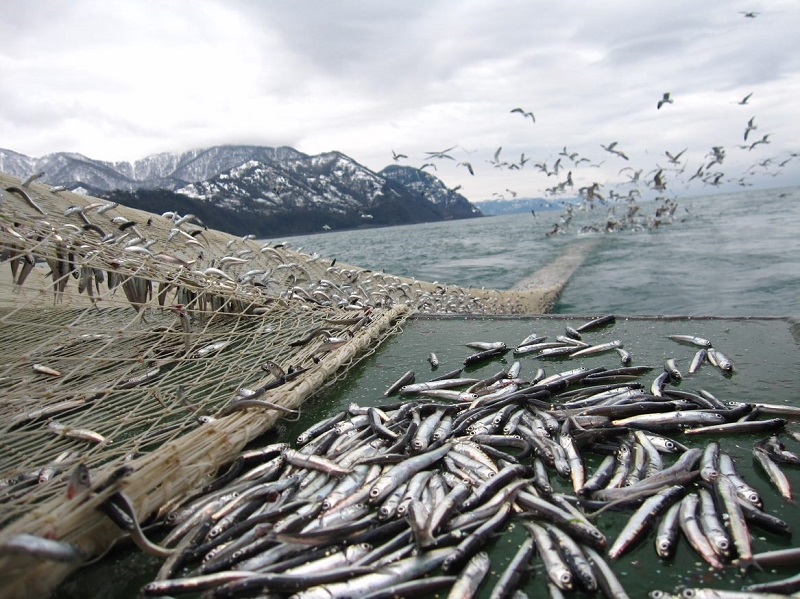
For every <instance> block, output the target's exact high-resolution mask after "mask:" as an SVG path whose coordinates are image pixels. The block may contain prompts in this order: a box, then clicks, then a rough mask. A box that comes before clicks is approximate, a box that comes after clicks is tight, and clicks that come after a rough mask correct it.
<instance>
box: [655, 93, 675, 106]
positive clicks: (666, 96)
mask: <svg viewBox="0 0 800 599" xmlns="http://www.w3.org/2000/svg"><path fill="white" fill-rule="evenodd" d="M664 104H672V98H670V97H669V92H664V95H663V96H662V97H661V99H660V100H659V101H658V104H656V108H658V109H660V108H661V107H662V106H663V105H664Z"/></svg>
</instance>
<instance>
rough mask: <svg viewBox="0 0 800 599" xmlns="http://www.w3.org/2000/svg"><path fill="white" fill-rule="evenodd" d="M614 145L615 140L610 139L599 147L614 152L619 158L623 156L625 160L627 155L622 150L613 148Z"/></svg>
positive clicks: (615, 143)
mask: <svg viewBox="0 0 800 599" xmlns="http://www.w3.org/2000/svg"><path fill="white" fill-rule="evenodd" d="M616 145H617V142H615V141H612V142H611V143H610V144H608V145H607V146H604V145H603V144H600V147H601V148H603V149H604V150H605V151H606V152H611V153H612V154H616V155H617V156H619V157H620V158H624V159H625V160H628V157H627V156H626V155H625V154H624V153H623V152H620V151H619V150H615V149H614V148H615V147H616Z"/></svg>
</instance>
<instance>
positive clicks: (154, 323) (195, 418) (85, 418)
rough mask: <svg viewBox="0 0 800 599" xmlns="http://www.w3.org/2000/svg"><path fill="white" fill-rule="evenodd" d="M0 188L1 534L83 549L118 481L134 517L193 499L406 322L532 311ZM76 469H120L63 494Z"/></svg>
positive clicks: (10, 558) (64, 569) (126, 213)
mask: <svg viewBox="0 0 800 599" xmlns="http://www.w3.org/2000/svg"><path fill="white" fill-rule="evenodd" d="M0 183H2V187H1V188H0V189H2V190H3V191H0V193H2V196H0V199H1V200H2V204H1V205H0V257H2V264H0V347H1V348H2V355H0V397H2V400H0V503H1V504H2V507H3V509H2V511H1V512H0V544H1V543H2V541H3V540H4V539H8V538H11V537H12V536H13V535H16V534H19V533H31V534H34V535H38V536H42V537H48V538H53V539H59V540H62V541H66V542H69V543H72V544H74V545H75V546H76V547H78V548H79V549H80V550H81V551H83V552H84V553H85V554H86V555H87V556H92V555H97V554H99V553H101V552H102V551H103V550H104V549H105V548H107V547H108V545H109V544H110V543H111V542H112V540H113V539H114V538H115V536H117V535H118V531H117V530H116V529H115V527H114V526H113V525H112V524H111V523H110V522H109V521H108V520H106V519H104V518H103V516H102V515H101V514H100V513H99V512H97V511H96V509H95V508H96V507H97V505H99V503H100V502H102V500H103V498H104V497H108V495H109V494H110V493H112V492H114V490H118V489H119V488H120V486H121V485H124V487H125V490H126V494H127V495H128V496H129V497H130V499H131V500H132V502H133V504H134V506H135V508H136V510H137V512H138V514H139V515H140V517H141V518H144V517H147V516H148V515H151V514H153V513H155V512H156V511H157V510H159V509H161V508H163V507H164V506H165V505H168V504H169V503H170V502H174V501H176V500H178V499H179V498H181V497H185V496H186V495H187V494H189V493H191V492H193V491H196V490H197V489H199V488H201V487H202V486H203V485H204V484H206V483H207V482H208V481H209V480H210V478H211V477H212V476H213V474H214V473H215V472H216V470H217V469H218V468H219V466H220V465H221V464H224V463H227V462H230V461H231V460H232V459H233V458H235V456H236V455H237V454H238V452H240V451H241V450H242V448H243V447H244V446H245V445H246V444H247V443H248V441H251V440H252V439H254V438H256V437H257V436H259V435H260V434H262V433H263V432H265V431H266V430H268V429H269V428H270V427H271V426H272V425H273V424H274V423H275V422H276V421H277V420H278V419H279V418H282V417H292V415H291V414H290V413H289V412H290V411H292V410H294V411H296V410H299V409H300V408H301V406H302V404H303V402H304V401H305V400H307V399H308V398H309V397H310V396H312V395H314V394H316V393H318V392H319V391H320V390H322V389H324V388H325V387H326V386H328V385H331V384H332V383H333V382H335V381H336V380H337V379H339V378H341V377H343V376H345V375H346V373H347V372H348V370H349V369H350V368H351V367H352V366H353V365H354V364H356V363H357V362H358V361H359V360H360V359H362V358H364V357H365V356H367V355H369V353H370V352H374V351H375V349H376V348H377V347H378V346H379V344H380V343H381V342H382V341H383V340H384V339H386V338H388V337H389V336H390V335H392V334H395V333H397V332H399V331H400V330H401V327H402V323H403V321H404V320H405V319H406V318H408V317H409V316H411V315H413V314H415V313H420V312H424V313H431V314H445V313H447V314H458V313H463V314H476V313H479V314H513V313H519V312H521V311H530V304H528V305H527V306H526V305H523V304H522V303H520V301H519V295H512V294H510V293H509V292H498V291H486V290H469V289H462V288H459V287H455V286H447V285H439V284H429V283H423V282H419V281H415V280H413V279H404V278H399V277H394V276H391V275H388V274H385V273H380V272H371V271H368V270H364V269H359V268H355V267H351V266H347V265H336V264H335V260H330V259H323V258H321V257H319V256H317V255H315V254H308V253H303V252H302V251H300V249H298V250H294V249H292V248H290V247H288V245H286V244H276V243H272V244H270V243H267V244H264V243H263V242H259V241H256V240H254V239H248V238H246V237H245V238H238V237H234V236H231V235H228V234H225V233H221V232H218V231H213V230H210V229H207V228H205V227H203V226H201V225H199V224H197V223H196V222H192V219H191V218H189V217H188V216H187V217H184V218H180V217H179V216H178V215H172V214H169V213H167V214H165V215H155V214H149V213H146V212H142V211H137V210H133V209H129V208H126V207H123V206H116V205H113V204H111V203H109V202H104V201H101V200H96V199H94V198H89V197H86V196H80V195H76V194H71V193H69V192H57V193H54V192H52V191H50V189H49V188H48V187H47V186H45V185H39V184H31V185H29V186H25V185H23V184H21V183H20V182H19V181H17V180H15V179H12V178H10V177H5V176H0ZM548 297H550V300H551V301H552V293H551V294H550V296H548ZM246 400H247V401H246ZM253 400H256V401H253ZM78 463H84V464H86V465H87V466H88V467H89V469H90V470H91V471H92V473H93V477H94V478H96V479H104V478H108V477H109V476H110V475H111V473H113V472H116V471H118V470H119V468H120V467H123V466H127V467H128V469H127V470H126V473H127V475H126V476H124V477H122V478H121V479H120V481H118V482H117V483H116V486H115V485H112V486H110V487H109V488H108V489H106V491H104V492H101V493H98V494H97V496H96V497H94V498H93V499H92V500H90V501H86V502H84V503H81V504H75V502H70V501H66V499H65V493H66V486H67V479H68V477H69V473H70V471H71V470H73V468H74V466H75V465H76V464H78ZM0 568H2V570H3V571H4V572H6V573H8V574H9V578H8V580H13V581H15V582H14V583H11V584H8V585H6V586H5V591H6V592H7V593H8V594H9V595H15V594H25V593H29V592H31V591H32V590H33V589H35V590H36V591H37V592H39V593H42V592H47V591H49V590H52V589H53V588H55V586H57V585H58V583H59V582H60V581H61V580H62V579H63V577H64V576H66V575H67V574H68V573H69V572H70V571H71V569H73V568H74V565H72V564H58V563H52V562H40V561H37V560H34V559H31V558H30V556H26V555H15V554H8V555H0Z"/></svg>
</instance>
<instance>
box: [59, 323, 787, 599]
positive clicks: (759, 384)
mask: <svg viewBox="0 0 800 599" xmlns="http://www.w3.org/2000/svg"><path fill="white" fill-rule="evenodd" d="M585 320H586V319H585V318H572V317H557V316H556V317H537V318H528V319H507V320H506V319H421V318H420V319H414V320H412V321H410V322H408V323H407V324H406V325H405V330H404V332H403V333H402V334H401V335H397V336H395V337H392V338H390V339H389V340H387V341H386V342H385V343H384V344H383V345H382V346H381V347H380V348H379V350H378V351H377V352H375V353H374V354H373V355H371V356H370V357H368V358H367V359H365V360H364V361H363V362H362V363H361V364H359V365H358V366H357V367H356V368H355V369H353V371H352V372H350V373H349V375H348V376H347V378H346V380H344V381H342V382H341V383H339V384H337V385H336V386H335V388H334V389H333V390H332V392H329V393H326V394H324V395H321V396H319V397H316V398H314V399H312V400H311V401H310V402H309V403H307V404H306V406H305V408H304V411H305V413H304V415H303V417H302V418H301V419H300V420H299V421H298V422H295V423H287V422H281V423H280V424H279V426H278V427H277V428H276V430H274V431H273V432H271V433H269V434H268V435H267V436H266V437H265V438H264V439H261V440H259V443H261V444H264V443H269V442H274V441H289V442H292V443H293V442H294V440H295V439H296V437H297V435H298V434H299V433H300V432H302V431H303V430H305V429H306V428H308V427H309V426H310V425H311V424H312V423H314V422H316V421H318V420H320V419H321V418H324V417H325V416H327V415H330V414H332V413H333V412H336V411H339V410H341V409H343V408H345V407H346V406H347V405H348V404H349V403H350V402H356V403H358V404H360V405H380V404H382V403H386V402H387V401H395V400H396V398H391V399H389V400H387V399H386V398H385V397H384V396H383V392H384V391H385V389H386V388H387V387H388V386H389V385H390V384H391V383H393V382H394V381H395V380H396V379H398V378H399V377H400V376H401V375H402V374H403V373H404V372H406V371H407V370H414V371H415V372H416V375H417V381H423V380H427V379H429V378H432V377H433V376H435V375H436V374H439V373H444V372H448V371H450V370H453V369H455V368H458V367H459V366H461V365H462V363H463V360H464V358H465V357H466V356H468V355H470V354H471V353H473V350H471V349H469V348H467V347H464V345H463V344H464V343H466V342H469V341H504V342H505V343H506V344H507V345H508V346H509V347H513V346H514V345H516V344H517V343H518V342H519V341H520V340H521V339H522V338H523V337H525V336H527V335H529V334H531V333H534V332H536V333H537V334H540V335H547V336H549V337H551V338H553V337H555V336H556V335H558V334H562V333H563V332H564V327H565V325H569V326H576V325H578V324H580V323H582V322H584V321H585ZM794 327H795V330H796V329H797V326H796V325H794ZM675 333H680V334H693V335H698V336H700V337H704V338H706V339H709V340H711V341H712V342H713V343H714V346H715V347H716V348H718V349H719V350H721V351H723V352H724V353H725V354H726V355H727V356H728V357H729V358H730V359H731V360H732V362H733V363H734V365H735V368H736V371H735V373H734V375H733V376H731V377H729V378H726V377H723V376H722V375H721V373H720V371H719V370H717V369H716V368H713V367H711V366H710V365H705V366H704V367H703V368H701V369H700V371H699V372H698V373H696V374H694V375H688V374H687V369H688V365H689V361H690V360H691V358H692V356H693V354H694V351H695V350H694V349H693V348H691V347H688V346H685V345H680V344H678V343H675V342H674V341H671V340H669V339H667V338H666V335H669V334H675ZM613 339H621V340H622V341H623V342H624V344H625V348H626V349H627V350H628V351H630V352H631V353H632V355H633V363H634V364H636V365H649V366H654V367H656V368H659V369H660V368H661V365H662V364H663V362H664V361H665V360H666V359H667V358H675V359H677V363H678V366H679V368H680V369H681V370H682V371H683V374H684V380H683V381H682V382H681V383H680V384H679V388H681V389H685V390H695V391H696V390H699V389H706V390H708V391H710V392H712V393H713V394H714V395H715V396H716V397H718V398H719V399H722V400H732V401H749V402H759V401H760V402H767V403H777V404H786V405H800V394H799V393H798V389H800V368H798V364H800V360H798V357H800V352H798V349H800V347H799V346H800V342H799V341H798V338H797V334H796V332H795V334H794V335H793V323H792V322H790V321H789V320H786V319H737V320H734V319H703V318H695V319H670V320H660V319H655V318H653V319H643V318H631V319H626V318H620V317H618V318H617V322H616V323H615V324H614V325H613V326H611V327H607V328H605V329H602V330H599V331H597V332H593V333H586V334H585V335H584V340H586V341H589V342H593V343H599V342H603V341H610V340H613ZM430 352H435V353H436V355H437V356H438V358H439V360H440V362H441V364H440V366H439V368H438V369H437V370H436V371H435V372H432V369H431V366H430V364H429V363H428V362H427V357H428V354H429V353H430ZM520 360H521V362H522V374H521V376H522V377H523V378H525V377H527V378H530V377H532V376H533V373H534V372H535V371H536V370H537V369H538V368H539V367H543V368H544V369H545V372H546V373H547V374H553V373H556V372H560V371H564V370H568V369H572V368H575V367H578V366H586V367H596V366H605V367H607V368H614V367H617V366H619V358H618V356H617V354H616V353H615V352H612V353H607V354H601V355H596V356H590V357H586V358H584V359H581V360H568V359H567V360H559V361H546V362H545V361H542V360H538V359H536V358H533V357H530V356H523V357H522V358H521V359H520ZM511 361H513V357H512V354H511V353H510V352H509V353H508V354H507V355H506V357H505V358H503V359H497V360H493V361H491V362H487V363H485V364H482V365H480V366H479V367H476V368H471V369H467V370H466V371H465V375H466V376H474V377H476V378H482V377H484V376H488V375H491V374H494V373H495V372H497V371H498V370H499V369H500V368H501V367H503V366H507V365H508V364H510V362H511ZM657 372H658V371H657V370H656V371H654V373H653V375H652V376H653V377H654V376H655V374H656V373H657ZM642 380H643V382H645V383H646V384H647V385H648V386H649V382H650V381H651V380H652V378H649V377H645V378H643V379H642ZM789 426H790V428H793V429H794V430H799V429H800V424H798V423H797V422H794V423H790V425H789ZM675 436H676V437H677V438H679V440H680V441H682V442H684V443H685V444H687V445H690V446H704V444H705V442H707V441H708V440H709V438H704V439H701V438H697V437H694V438H689V437H684V436H682V435H675ZM761 437H762V435H738V436H729V437H726V438H722V439H716V440H718V441H719V442H720V445H721V447H722V449H723V450H724V451H726V452H728V453H729V454H731V455H732V456H733V458H734V460H735V462H736V467H737V470H738V471H739V473H740V474H741V475H742V477H743V478H744V479H745V480H746V481H747V482H748V483H750V484H751V485H752V486H754V487H755V488H756V489H757V490H758V491H759V493H760V494H761V496H762V498H763V500H764V504H765V509H766V511H768V512H769V513H771V514H774V515H776V516H778V517H780V518H782V519H784V520H785V521H787V522H788V523H789V524H790V526H791V527H792V529H794V530H795V531H798V530H800V511H798V510H797V507H796V505H794V504H792V503H789V502H787V501H785V500H783V499H782V498H781V497H780V496H779V495H778V493H777V492H776V491H775V490H774V489H773V488H772V487H771V485H770V483H769V481H768V480H767V478H766V476H765V475H763V473H762V472H761V471H760V470H758V469H757V468H758V467H757V466H755V465H754V462H753V459H752V447H753V444H754V442H755V441H757V440H758V439H759V438H761ZM786 443H787V448H789V449H791V450H793V451H795V452H798V451H800V446H798V444H796V443H794V442H793V441H792V440H791V439H787V440H786ZM588 462H589V464H592V463H595V462H593V460H589V461H588ZM665 463H666V464H669V463H671V462H670V461H669V458H665ZM784 471H785V472H786V473H787V475H788V476H789V479H790V481H791V482H792V483H793V486H794V487H795V488H796V489H798V490H800V470H797V469H795V470H792V469H790V468H789V467H784ZM551 482H552V483H553V485H554V486H555V487H556V488H557V490H559V491H561V492H564V493H571V486H570V485H569V482H568V481H563V480H559V479H558V477H557V476H555V474H553V476H552V477H551ZM627 518H628V516H627V514H625V513H611V512H606V513H605V514H604V515H602V516H601V517H600V518H599V519H598V522H597V524H598V526H599V527H600V528H601V530H602V531H603V532H604V533H605V534H606V536H607V537H608V539H609V543H611V542H612V541H613V539H614V538H615V537H616V534H617V533H618V532H619V531H620V530H621V528H622V526H623V525H624V524H625V522H626V521H627ZM753 532H754V539H753V550H754V552H761V551H766V550H770V549H776V548H783V547H789V546H793V545H796V540H786V539H782V538H779V537H775V536H773V535H769V534H767V533H762V532H761V531H760V530H758V529H753ZM524 534H525V533H524V530H523V529H522V527H521V526H519V525H515V523H514V522H513V521H512V522H511V523H510V524H509V525H508V527H507V529H506V530H505V531H504V533H503V534H502V535H500V536H498V537H497V538H496V539H495V540H494V541H493V542H492V544H491V550H490V556H491V558H492V575H491V577H490V578H489V580H488V581H487V583H486V584H485V586H484V587H483V591H482V596H484V597H488V594H489V591H490V589H491V588H492V586H493V582H494V580H496V577H497V576H498V575H499V574H500V573H501V572H502V571H503V569H504V567H505V565H506V564H507V563H508V560H509V559H510V558H511V557H512V556H513V554H514V552H515V551H516V548H517V547H518V545H519V542H520V540H521V539H522V538H523V535H524ZM795 539H796V537H795ZM159 565H160V562H159V560H155V559H153V558H149V557H146V556H142V555H139V554H138V553H137V552H136V551H135V550H119V551H115V552H113V553H112V554H111V555H110V556H109V558H107V559H106V560H104V561H103V562H101V563H98V564H96V565H94V566H92V567H91V568H88V569H85V570H83V571H81V572H79V573H77V574H76V575H74V576H73V577H71V578H70V579H69V580H68V581H66V582H65V584H64V585H63V586H62V589H61V590H60V592H59V593H58V596H59V597H63V598H66V597H83V596H93V597H115V598H121V597H132V596H135V595H136V593H137V592H138V589H139V588H141V586H142V585H143V584H145V583H146V582H148V581H149V580H151V579H152V576H153V575H154V573H155V572H156V571H157V569H158V566H159ZM613 568H614V571H615V572H616V573H617V576H618V577H619V579H620V581H621V582H622V584H623V585H624V586H625V588H626V589H627V591H628V593H629V595H630V596H631V597H644V596H646V594H647V592H649V591H651V590H654V589H661V590H669V591H674V590H676V589H679V588H681V587H683V586H703V585H707V586H713V587H715V588H722V589H739V588H741V586H742V585H743V584H750V583H753V582H761V581H766V580H773V579H779V578H782V577H785V576H789V575H790V574H792V572H789V571H786V570H784V571H783V572H775V571H767V572H753V573H750V574H748V575H747V577H746V578H742V577H741V576H740V575H739V573H738V571H737V570H736V569H735V568H733V567H730V568H728V569H726V570H724V571H722V572H720V573H714V572H712V571H711V570H710V568H709V567H707V566H705V565H704V563H703V562H702V561H701V559H700V558H699V557H698V556H697V555H696V554H695V553H694V552H693V551H692V549H691V548H690V547H689V546H688V545H687V544H686V542H685V541H683V540H682V541H681V542H680V544H679V546H678V550H677V553H676V556H675V558H674V560H672V561H669V562H666V561H662V560H660V559H659V558H658V557H657V556H656V553H655V550H654V548H653V537H652V534H651V535H650V536H649V537H648V538H647V539H646V540H645V541H644V542H643V543H642V544H641V545H639V546H638V547H637V548H636V549H635V550H634V551H632V552H630V553H629V554H628V555H627V556H625V557H623V558H621V559H620V560H618V561H617V562H615V563H614V564H613ZM546 581H547V575H546V573H545V572H544V569H543V566H542V563H541V561H539V560H538V558H537V559H534V561H533V567H532V569H531V571H530V573H529V575H528V577H527V578H526V581H525V584H524V587H523V590H525V591H526V592H527V593H528V594H529V595H530V596H531V597H541V596H546V590H545V584H546ZM576 596H579V595H576Z"/></svg>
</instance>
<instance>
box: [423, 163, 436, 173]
mask: <svg viewBox="0 0 800 599" xmlns="http://www.w3.org/2000/svg"><path fill="white" fill-rule="evenodd" d="M428 166H430V167H432V168H433V170H435V171H438V170H439V169H438V168H436V165H435V164H434V163H433V162H426V163H425V164H423V165H422V166H421V167H419V170H422V169H424V168H425V167H428Z"/></svg>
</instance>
